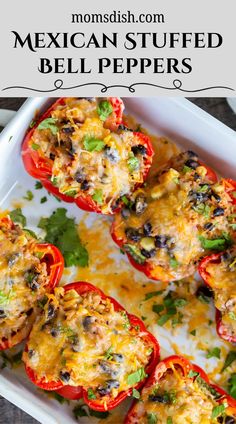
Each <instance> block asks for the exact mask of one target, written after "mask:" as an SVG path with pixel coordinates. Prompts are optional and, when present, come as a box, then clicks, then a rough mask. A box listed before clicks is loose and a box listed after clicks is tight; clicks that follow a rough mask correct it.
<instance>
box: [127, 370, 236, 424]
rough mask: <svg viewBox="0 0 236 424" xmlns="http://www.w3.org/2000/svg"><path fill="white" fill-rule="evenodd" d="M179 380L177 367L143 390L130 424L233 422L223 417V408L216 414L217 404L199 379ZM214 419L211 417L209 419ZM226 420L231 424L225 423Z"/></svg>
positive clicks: (224, 412)
mask: <svg viewBox="0 0 236 424" xmlns="http://www.w3.org/2000/svg"><path fill="white" fill-rule="evenodd" d="M200 382H202V384H201V383H199V382H198V381H197V380H194V381H193V380H192V379H190V378H183V375H182V372H181V371H180V370H178V369H177V368H174V369H173V371H171V370H168V371H167V372H166V373H165V374H164V375H163V377H162V378H161V379H160V380H159V381H158V383H156V384H155V385H153V386H151V387H148V388H144V389H143V390H142V396H141V400H140V402H138V403H137V404H136V406H135V418H133V419H132V418H130V420H129V423H130V424H131V423H132V424H211V423H231V424H233V423H235V422H236V420H235V419H234V418H233V417H232V416H228V417H227V405H226V404H225V408H223V409H224V411H223V412H222V414H220V413H219V414H217V413H216V411H217V409H216V408H217V407H218V406H219V403H217V401H216V400H215V399H214V395H213V394H212V393H211V392H210V391H209V390H208V386H207V384H204V381H203V380H201V379H200ZM213 417H215V418H213ZM229 419H230V420H231V421H229Z"/></svg>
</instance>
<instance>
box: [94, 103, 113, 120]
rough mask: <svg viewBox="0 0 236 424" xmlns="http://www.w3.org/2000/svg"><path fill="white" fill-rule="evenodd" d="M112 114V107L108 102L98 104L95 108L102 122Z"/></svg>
mask: <svg viewBox="0 0 236 424" xmlns="http://www.w3.org/2000/svg"><path fill="white" fill-rule="evenodd" d="M112 112H113V107H112V105H111V103H110V102H108V101H107V100H103V101H102V102H100V103H99V105H98V107H97V113H98V115H99V118H100V119H101V120H102V121H105V120H106V119H107V118H108V116H109V115H110V114H111V113H112Z"/></svg>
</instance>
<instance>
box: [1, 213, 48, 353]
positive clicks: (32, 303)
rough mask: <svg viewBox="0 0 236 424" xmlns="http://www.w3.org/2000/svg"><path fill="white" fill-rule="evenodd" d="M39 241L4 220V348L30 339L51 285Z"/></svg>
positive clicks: (2, 339)
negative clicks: (40, 302) (41, 258)
mask: <svg viewBox="0 0 236 424" xmlns="http://www.w3.org/2000/svg"><path fill="white" fill-rule="evenodd" d="M35 247H36V240H35V239H34V238H32V237H31V236H30V235H29V234H28V233H27V232H26V231H23V230H22V229H21V227H20V226H19V225H16V224H14V225H12V222H11V221H10V220H8V218H5V219H2V220H0V270H1V273H0V335H1V336H0V344H1V341H2V342H3V343H4V342H5V341H8V343H9V345H13V344H16V343H17V342H19V341H21V340H22V339H24V337H26V336H27V335H28V333H29V330H30V328H31V326H32V322H33V320H34V318H35V314H36V311H37V302H38V301H39V300H40V299H41V298H42V297H43V296H44V294H45V289H44V286H46V285H47V284H48V282H49V277H48V274H47V267H46V263H45V262H44V263H41V262H40V259H39V257H38V256H37V254H36V253H35Z"/></svg>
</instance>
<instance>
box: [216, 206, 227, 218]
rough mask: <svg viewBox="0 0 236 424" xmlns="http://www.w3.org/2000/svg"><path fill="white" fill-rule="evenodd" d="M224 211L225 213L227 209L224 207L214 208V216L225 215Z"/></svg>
mask: <svg viewBox="0 0 236 424" xmlns="http://www.w3.org/2000/svg"><path fill="white" fill-rule="evenodd" d="M224 213H225V210H224V209H223V208H215V209H214V210H213V216H214V217H216V216H222V215H224Z"/></svg>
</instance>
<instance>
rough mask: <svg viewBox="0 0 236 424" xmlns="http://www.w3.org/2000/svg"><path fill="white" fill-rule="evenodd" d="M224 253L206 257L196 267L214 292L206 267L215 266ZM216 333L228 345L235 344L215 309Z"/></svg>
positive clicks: (233, 337)
mask: <svg viewBox="0 0 236 424" xmlns="http://www.w3.org/2000/svg"><path fill="white" fill-rule="evenodd" d="M224 253H225V252H220V253H214V254H213V255H210V256H206V257H205V258H203V259H202V260H201V262H200V264H199V266H198V272H199V274H200V276H201V277H202V279H203V281H204V283H205V284H206V285H207V286H209V287H210V288H211V289H212V290H213V291H214V286H213V285H212V284H211V279H210V274H209V273H208V272H207V267H208V265H209V264H211V263H212V264H213V263H214V264H217V263H220V262H221V257H222V255H223V254H224ZM215 320H216V331H217V334H218V335H219V337H221V338H222V339H224V340H227V341H228V342H230V343H236V336H232V335H230V334H228V333H227V329H226V327H225V325H224V324H223V322H222V314H221V312H220V311H219V310H218V309H216V315H215Z"/></svg>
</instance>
